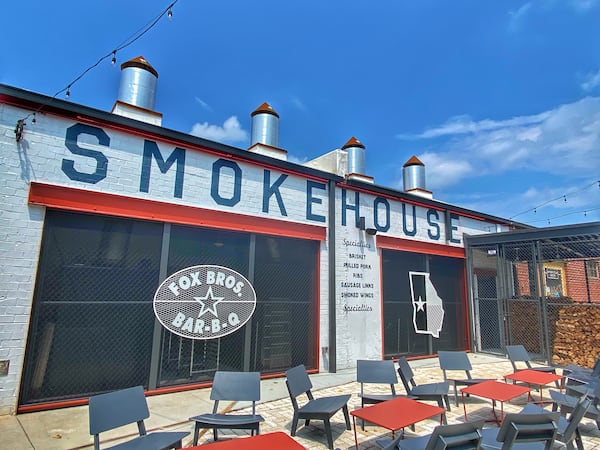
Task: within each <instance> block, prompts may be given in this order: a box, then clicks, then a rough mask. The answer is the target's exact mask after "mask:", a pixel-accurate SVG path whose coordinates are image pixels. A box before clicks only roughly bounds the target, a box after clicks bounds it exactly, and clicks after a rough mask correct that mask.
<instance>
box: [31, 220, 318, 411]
mask: <svg viewBox="0 0 600 450" xmlns="http://www.w3.org/2000/svg"><path fill="white" fill-rule="evenodd" d="M163 246H165V247H164V248H163ZM167 246H168V249H167ZM318 248H319V246H318V242H316V241H306V240H301V239H292V238H285V237H275V236H263V235H254V234H251V233H246V232H234V231H226V230H213V229H205V228H199V227H191V226H179V225H164V224H162V223H154V222H146V221H136V220H128V219H120V218H114V217H108V216H100V215H87V214H77V213H68V212H62V211H53V210H48V211H47V214H46V221H45V224H44V235H43V244H42V252H41V257H40V263H39V267H38V275H37V286H36V291H35V298H34V311H33V314H32V322H31V328H30V333H29V341H28V346H27V355H26V365H25V369H24V371H25V373H24V377H23V383H22V388H21V398H20V404H21V405H25V404H33V403H39V402H47V401H52V400H60V399H67V398H74V397H86V396H89V395H91V394H94V393H99V392H104V391H109V390H114V389H119V388H123V387H128V386H133V385H143V386H144V387H146V388H154V387H161V386H175V385H181V384H189V383H195V382H201V381H210V380H212V377H213V375H214V372H215V371H216V370H247V371H261V372H263V373H274V372H281V371H284V370H286V369H288V368H289V367H291V366H292V365H296V364H305V365H306V366H307V367H308V368H316V367H317V351H316V344H315V340H316V336H317V324H318V317H317V310H318V309H317V302H318V285H317V283H318V282H317V280H318V259H319V258H318V251H319V250H318ZM161 255H162V256H161ZM161 258H163V260H161ZM202 264H209V265H218V266H224V267H228V268H230V269H232V270H235V271H236V272H239V273H240V274H242V275H244V276H245V277H246V278H248V280H250V281H251V282H252V284H253V285H254V288H255V291H256V295H257V307H256V310H255V312H254V315H253V317H252V319H251V320H250V321H249V322H248V323H247V324H246V325H245V326H244V327H243V328H241V329H240V330H238V331H236V332H234V333H232V334H230V335H227V336H224V337H222V338H220V339H215V340H207V341H201V340H196V341H194V340H191V339H187V338H182V337H180V336H177V335H175V334H173V333H171V332H169V331H167V330H165V329H163V328H161V329H160V339H159V340H156V342H157V344H156V345H157V347H159V346H160V348H153V342H155V340H154V339H153V332H154V329H155V318H154V313H153V308H152V301H153V298H154V292H155V291H156V288H157V287H158V285H159V284H160V282H161V273H162V274H163V276H164V273H165V271H166V274H167V275H170V274H172V273H174V272H177V271H178V270H180V269H183V268H185V267H189V266H194V265H202ZM161 269H162V272H161ZM158 342H160V344H158ZM153 355H158V358H157V360H158V364H157V370H156V372H155V373H154V374H151V366H152V364H151V361H152V358H153ZM152 378H154V379H155V380H157V381H156V385H155V386H150V385H149V384H150V383H151V381H150V380H152Z"/></svg>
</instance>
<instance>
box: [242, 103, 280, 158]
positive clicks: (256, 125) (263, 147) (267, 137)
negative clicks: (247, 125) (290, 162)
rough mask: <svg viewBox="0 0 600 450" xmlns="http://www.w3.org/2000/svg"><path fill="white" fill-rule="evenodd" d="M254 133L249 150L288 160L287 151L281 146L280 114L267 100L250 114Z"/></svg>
mask: <svg viewBox="0 0 600 450" xmlns="http://www.w3.org/2000/svg"><path fill="white" fill-rule="evenodd" d="M250 116H251V117H252V133H251V136H250V147H248V151H249V152H252V153H258V154H260V155H265V156H270V157H272V158H277V159H281V160H283V161H286V160H287V151H286V150H284V149H282V148H279V114H277V112H276V111H275V110H274V109H273V107H271V105H269V104H268V103H267V102H265V103H263V104H262V105H260V106H259V107H258V108H256V109H255V110H254V111H252V113H251V114H250Z"/></svg>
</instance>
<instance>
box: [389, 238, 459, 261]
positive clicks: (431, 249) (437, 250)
mask: <svg viewBox="0 0 600 450" xmlns="http://www.w3.org/2000/svg"><path fill="white" fill-rule="evenodd" d="M377 247H380V248H387V249H390V250H401V251H405V252H415V253H426V254H428V255H438V256H450V257H452V258H462V259H465V249H464V248H462V247H451V246H449V245H441V244H432V243H430V242H421V241H410V240H408V239H400V238H395V237H389V236H377Z"/></svg>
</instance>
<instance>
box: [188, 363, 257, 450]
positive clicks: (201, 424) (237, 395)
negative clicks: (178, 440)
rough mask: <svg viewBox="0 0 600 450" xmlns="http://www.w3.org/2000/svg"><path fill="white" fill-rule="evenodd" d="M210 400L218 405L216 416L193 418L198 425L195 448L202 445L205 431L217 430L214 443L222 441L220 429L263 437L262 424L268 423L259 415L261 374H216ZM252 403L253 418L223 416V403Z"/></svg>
mask: <svg viewBox="0 0 600 450" xmlns="http://www.w3.org/2000/svg"><path fill="white" fill-rule="evenodd" d="M210 399H211V400H213V401H214V403H213V410H212V413H207V414H200V415H198V416H194V417H190V420H191V421H193V422H194V445H198V434H199V431H200V429H201V428H207V429H212V430H213V439H214V440H215V441H216V440H218V430H219V429H229V430H250V435H254V433H256V434H259V426H260V422H263V421H264V419H263V417H262V416H261V415H260V414H256V402H257V401H258V400H260V373H258V372H225V371H217V372H215V377H214V379H213V385H212V388H211V391H210ZM221 400H223V401H231V402H235V401H238V402H252V414H233V413H232V414H228V413H219V412H218V410H219V401H221Z"/></svg>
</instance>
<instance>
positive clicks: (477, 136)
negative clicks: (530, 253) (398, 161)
mask: <svg viewBox="0 0 600 450" xmlns="http://www.w3.org/2000/svg"><path fill="white" fill-rule="evenodd" d="M412 138H413V139H430V138H437V141H436V146H437V149H438V151H435V152H434V151H431V150H428V151H427V152H426V153H424V154H423V155H419V158H420V159H422V161H423V162H424V163H425V164H426V166H427V174H428V176H427V180H428V181H427V184H428V185H427V187H428V188H430V187H431V189H434V188H436V187H441V186H450V185H455V184H458V183H459V182H460V180H461V179H464V178H468V177H477V176H485V175H486V174H495V175H498V174H502V173H510V172H513V171H516V170H526V171H532V172H537V173H544V174H548V176H549V177H552V176H560V177H563V176H565V175H569V174H572V175H577V176H579V177H587V176H590V177H595V176H598V171H599V168H600V97H585V98H583V99H581V100H579V101H576V102H574V103H567V104H564V105H560V106H558V107H556V108H554V109H551V110H548V111H544V112H541V113H539V114H534V115H530V116H519V117H514V118H511V119H507V120H491V119H486V120H481V121H475V120H473V119H471V118H469V117H467V116H461V117H458V118H457V117H454V118H452V119H450V120H449V121H447V122H446V123H444V124H442V125H440V126H437V127H433V128H430V129H428V130H426V131H424V132H423V133H421V134H418V135H413V136H412ZM444 138H445V139H444Z"/></svg>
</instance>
